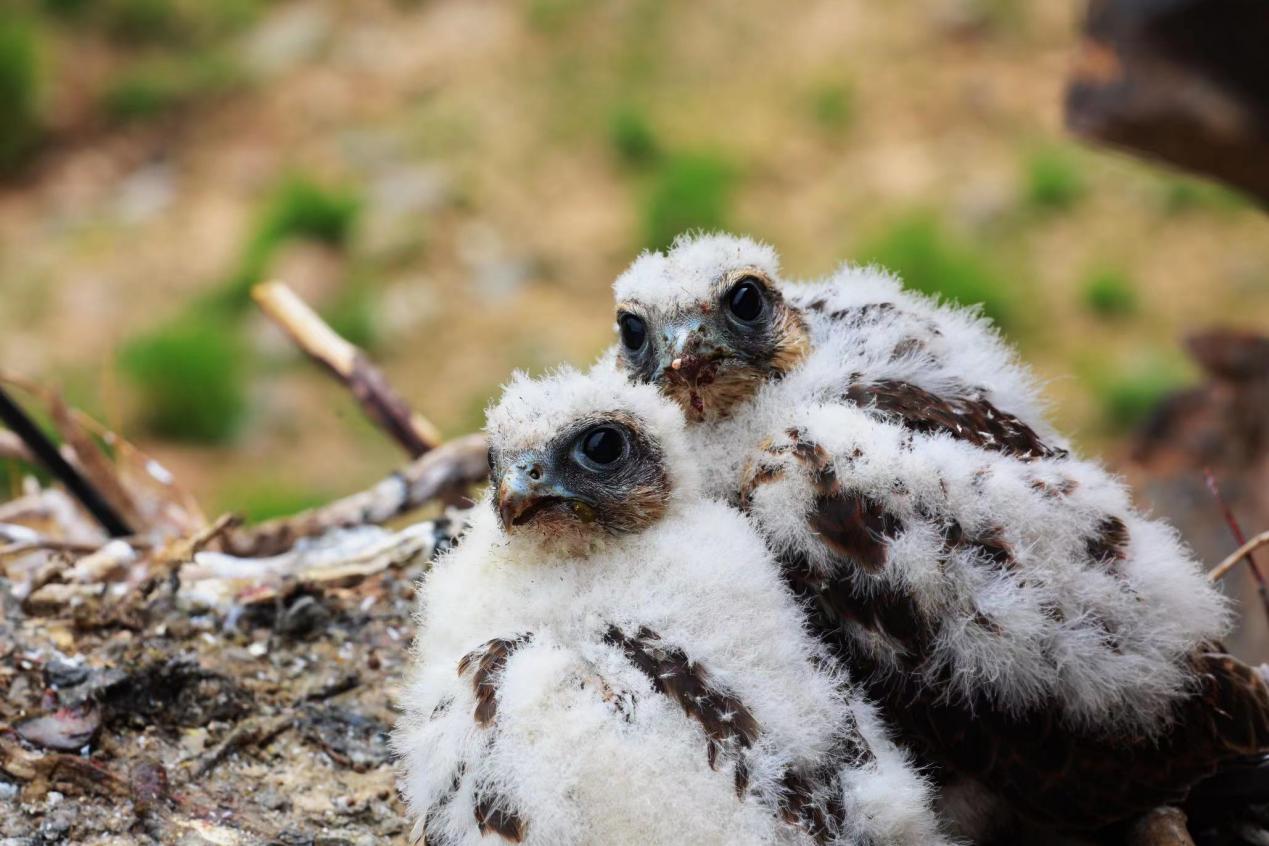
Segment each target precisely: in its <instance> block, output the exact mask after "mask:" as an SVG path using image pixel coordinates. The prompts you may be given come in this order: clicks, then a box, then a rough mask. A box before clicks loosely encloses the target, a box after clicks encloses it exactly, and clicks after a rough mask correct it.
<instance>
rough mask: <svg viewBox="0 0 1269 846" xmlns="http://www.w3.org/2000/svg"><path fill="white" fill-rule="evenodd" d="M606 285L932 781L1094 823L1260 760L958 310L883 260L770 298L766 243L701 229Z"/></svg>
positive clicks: (1258, 683) (627, 348)
mask: <svg viewBox="0 0 1269 846" xmlns="http://www.w3.org/2000/svg"><path fill="white" fill-rule="evenodd" d="M615 293H616V299H617V303H618V305H617V325H618V330H619V332H620V336H621V341H620V344H619V345H618V352H617V355H616V366H617V367H618V368H620V369H622V370H624V371H626V372H627V373H628V374H629V375H630V376H631V378H632V379H633V380H634V381H635V382H638V383H647V384H652V385H656V386H657V387H659V388H660V390H661V391H662V392H663V393H664V394H665V395H667V396H669V397H671V398H672V399H674V400H676V401H677V402H678V403H679V404H680V406H681V407H682V408H683V410H684V412H685V413H686V414H687V416H688V420H689V422H690V425H689V428H688V438H689V443H690V444H691V449H692V451H693V453H694V454H695V455H696V456H697V457H698V459H699V461H700V463H701V466H702V467H703V468H705V471H706V481H705V491H706V493H707V494H708V495H711V496H716V497H720V498H723V499H727V500H730V501H731V502H733V503H736V504H738V505H739V506H740V507H742V508H743V509H745V510H746V511H747V512H748V513H749V514H750V515H751V516H752V517H753V518H754V519H755V520H756V521H757V524H758V526H759V528H760V529H761V530H762V532H763V534H764V535H765V537H766V538H767V541H768V544H769V545H770V547H771V548H772V549H773V550H774V552H775V553H776V555H777V557H778V558H779V559H780V562H781V565H782V567H783V572H784V574H785V577H786V580H787V581H788V583H789V584H790V586H791V587H792V588H793V589H794V591H795V592H796V593H797V595H798V597H799V598H800V599H801V601H802V604H803V607H804V609H805V611H806V614H807V618H808V619H809V620H810V622H811V624H812V626H813V628H814V629H815V630H816V631H817V632H818V634H819V635H820V637H821V639H822V641H823V642H825V643H826V644H827V645H828V646H829V647H830V649H832V650H834V651H835V652H837V653H838V654H839V655H840V656H842V657H844V658H845V660H846V661H847V663H848V664H849V665H850V667H851V672H852V675H854V676H856V678H857V679H858V680H860V681H862V682H864V683H865V684H866V685H867V687H868V690H869V692H870V695H871V696H872V697H873V698H874V701H878V702H879V703H880V704H881V705H882V707H883V713H884V715H885V716H886V717H887V719H892V720H893V721H894V722H895V723H896V725H898V726H899V727H900V728H901V730H902V731H901V736H902V737H903V739H904V740H905V742H906V743H908V744H909V745H910V746H911V748H912V749H913V750H915V751H917V752H918V753H919V755H920V757H921V759H922V760H923V761H926V762H932V763H935V764H938V765H940V767H941V770H942V774H943V777H944V778H945V779H946V781H947V782H948V783H953V782H954V783H956V784H957V785H958V787H963V786H964V785H966V784H969V785H973V786H975V787H981V786H984V785H985V787H986V789H987V794H988V796H990V797H991V798H992V799H994V800H996V801H1000V800H1003V802H1004V804H1005V805H1006V806H1007V807H1008V808H1010V809H1011V810H1012V811H1013V812H1015V813H1016V814H1017V815H1019V816H1021V817H1023V818H1025V819H1030V820H1034V821H1039V822H1043V823H1049V824H1056V825H1057V826H1059V827H1063V828H1071V829H1093V828H1099V827H1102V826H1105V825H1107V824H1110V823H1113V822H1115V821H1118V820H1121V819H1125V818H1128V817H1131V816H1133V815H1135V814H1137V813H1140V812H1142V811H1144V810H1146V809H1149V808H1151V807H1154V806H1155V805H1158V804H1161V803H1164V802H1169V801H1175V800H1177V799H1179V798H1181V797H1183V796H1184V795H1185V793H1186V791H1187V790H1188V789H1189V787H1190V786H1191V785H1193V784H1194V783H1195V782H1196V781H1198V780H1199V779H1201V778H1202V777H1204V776H1205V775H1207V774H1209V773H1211V772H1212V771H1213V770H1214V769H1215V768H1217V767H1219V766H1221V765H1222V764H1223V763H1225V762H1229V761H1232V760H1234V759H1238V758H1242V757H1244V756H1248V755H1254V754H1258V753H1260V752H1262V751H1264V750H1265V749H1266V747H1267V746H1269V689H1267V688H1266V686H1265V683H1264V681H1263V679H1262V678H1261V677H1260V675H1259V674H1258V673H1257V672H1254V671H1252V670H1251V669H1250V668H1248V667H1246V666H1244V665H1242V664H1241V663H1239V662H1238V661H1237V660H1235V659H1234V658H1232V657H1230V656H1228V655H1225V654H1223V652H1222V651H1221V648H1220V647H1219V645H1218V644H1217V639H1218V638H1219V637H1220V636H1221V635H1223V633H1224V632H1225V631H1226V629H1227V625H1228V617H1229V615H1228V612H1227V608H1226V605H1225V602H1224V601H1223V600H1222V598H1221V596H1220V595H1219V594H1218V592H1217V591H1216V590H1215V589H1214V588H1213V587H1212V586H1211V585H1210V584H1208V583H1207V581H1206V580H1205V578H1204V577H1203V573H1202V571H1201V569H1200V568H1199V565H1198V563H1197V562H1195V561H1194V560H1193V559H1192V557H1191V556H1190V555H1189V553H1188V552H1187V550H1186V549H1185V548H1184V547H1183V546H1182V545H1181V543H1180V542H1179V540H1178V538H1177V537H1176V534H1175V532H1174V531H1173V530H1172V529H1171V528H1169V527H1168V526H1166V525H1164V524H1162V523H1159V522H1156V521H1151V520H1149V519H1147V518H1146V517H1144V516H1142V515H1141V514H1140V513H1139V512H1138V511H1137V510H1135V509H1134V507H1133V506H1132V504H1131V502H1130V499H1129V495H1128V492H1127V491H1126V490H1125V488H1124V487H1123V485H1122V484H1121V483H1120V482H1118V481H1117V480H1116V479H1115V478H1114V477H1112V476H1111V475H1110V474H1109V473H1107V471H1106V470H1105V469H1104V468H1103V467H1101V466H1100V465H1098V464H1096V463H1094V462H1091V461H1086V460H1082V459H1079V458H1077V457H1075V456H1073V455H1072V454H1071V453H1070V451H1069V446H1068V445H1067V443H1066V442H1065V441H1064V440H1063V439H1062V438H1061V437H1060V436H1058V435H1057V434H1056V433H1055V432H1054V431H1053V430H1052V429H1051V428H1050V427H1049V426H1048V425H1047V424H1046V422H1045V421H1044V419H1043V417H1042V414H1041V412H1040V410H1039V407H1038V403H1037V399H1036V396H1037V391H1036V389H1035V380H1034V379H1033V377H1031V376H1030V375H1029V374H1028V372H1027V371H1026V370H1025V369H1024V368H1023V367H1022V366H1020V365H1019V364H1018V362H1017V360H1016V357H1015V355H1014V354H1013V352H1012V351H1011V350H1009V348H1008V347H1006V345H1005V344H1004V343H1003V342H1002V340H1001V339H1000V337H999V336H998V335H997V333H996V332H995V330H994V329H993V328H992V327H991V326H990V325H989V324H988V322H987V321H986V320H984V319H983V318H982V317H980V316H979V315H978V314H977V313H976V312H974V311H970V310H965V309H959V308H955V307H952V306H949V305H946V304H940V303H938V302H936V301H935V300H933V299H930V298H928V297H924V296H922V295H919V294H915V293H912V292H909V291H905V290H904V289H903V288H902V287H901V285H900V284H899V282H898V281H897V280H896V279H895V278H893V277H892V276H890V275H888V274H887V273H886V272H884V271H882V270H880V269H877V268H855V267H845V268H843V269H842V270H841V271H839V272H838V273H837V274H836V275H835V276H833V277H832V278H831V279H830V280H828V281H827V282H822V283H818V284H809V285H788V284H785V283H784V282H783V281H782V280H781V278H780V273H779V262H778V259H777V257H776V255H775V252H774V251H773V250H772V249H771V248H769V247H766V246H764V245H760V244H757V243H755V242H753V241H750V240H747V239H743V238H734V237H729V236H722V235H718V236H704V237H696V238H690V237H689V238H681V239H680V240H678V241H677V242H676V243H675V245H674V246H673V248H672V249H671V250H669V252H668V253H666V254H662V253H645V254H644V255H642V256H641V257H639V258H638V260H636V261H635V262H634V264H633V265H632V266H631V267H630V268H629V269H628V270H627V271H626V272H625V273H624V274H623V275H622V276H621V277H620V278H619V279H618V280H617V282H616V284H615ZM946 798H947V799H948V802H949V804H948V807H949V814H951V815H952V816H957V817H959V814H958V813H957V812H955V811H953V810H951V804H952V803H951V795H950V794H949V795H948V796H947V797H946ZM971 804H977V805H979V806H981V805H982V802H981V801H979V802H976V803H971ZM961 807H962V808H964V807H966V805H965V804H964V803H962V805H961ZM956 822H957V823H958V826H957V827H958V829H959V830H961V831H974V830H975V827H976V826H977V821H972V820H969V819H967V818H958V819H957V820H956Z"/></svg>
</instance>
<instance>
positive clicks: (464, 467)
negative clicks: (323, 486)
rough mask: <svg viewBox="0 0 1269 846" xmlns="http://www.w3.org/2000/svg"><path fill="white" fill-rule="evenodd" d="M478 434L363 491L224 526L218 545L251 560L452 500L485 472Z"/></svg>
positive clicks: (485, 447)
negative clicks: (306, 540)
mask: <svg viewBox="0 0 1269 846" xmlns="http://www.w3.org/2000/svg"><path fill="white" fill-rule="evenodd" d="M487 455H488V445H487V443H486V441H485V437H484V435H465V436H464V437H461V438H458V439H456V440H452V441H448V442H446V443H444V444H441V445H440V446H438V447H437V448H436V449H434V450H432V451H431V452H429V453H427V454H426V455H424V456H422V457H420V458H416V459H415V460H414V461H412V462H410V463H409V464H407V465H406V466H405V467H403V468H402V469H400V470H398V471H397V472H395V473H393V474H392V475H391V476H388V477H387V478H386V479H383V480H382V481H380V482H378V483H377V484H376V485H375V486H374V487H372V488H369V489H368V490H364V491H361V492H359V493H355V494H353V495H351V496H347V497H344V498H343V499H339V500H336V501H334V502H332V503H329V504H327V505H322V506H318V507H317V508H314V509H311V510H309V511H305V512H302V513H300V514H296V515H294V516H292V517H282V518H279V519H277V520H270V521H268V522H265V523H261V524H260V525H258V526H249V527H246V528H242V529H230V530H229V531H228V532H226V533H225V534H224V535H223V536H222V537H221V539H220V547H221V549H222V550H223V551H225V552H227V553H229V554H230V555H237V556H242V557H244V558H257V557H260V556H266V555H276V554H278V553H281V552H284V551H286V550H288V549H290V548H291V547H292V546H293V545H294V544H295V542H296V540H298V539H299V538H302V537H311V536H313V535H320V534H323V533H324V532H327V531H330V530H331V529H336V528H344V527H348V526H360V525H363V524H366V523H374V524H380V523H385V522H387V521H388V520H391V519H393V518H394V517H399V516H401V515H402V514H406V513H409V512H410V511H414V510H416V509H418V508H420V507H422V506H423V505H426V504H427V503H429V502H432V501H434V500H437V499H453V498H455V497H458V496H461V495H462V494H464V493H466V492H467V489H468V488H470V487H471V486H472V485H475V484H479V483H480V482H483V481H484V480H485V479H486V478H487V477H488V476H489V462H488V459H487Z"/></svg>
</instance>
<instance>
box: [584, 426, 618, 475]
mask: <svg viewBox="0 0 1269 846" xmlns="http://www.w3.org/2000/svg"><path fill="white" fill-rule="evenodd" d="M578 449H579V451H580V452H581V454H582V457H583V458H584V459H585V460H586V462H587V463H589V464H591V465H593V466H595V467H611V466H613V465H614V464H616V463H617V462H618V461H620V460H621V457H622V456H623V455H624V454H625V452H626V442H625V439H624V438H622V437H621V433H620V432H618V431H617V430H616V429H614V428H613V427H611V426H600V427H598V428H595V429H591V430H590V431H589V432H587V433H585V434H584V435H582V437H581V439H580V441H579V442H578Z"/></svg>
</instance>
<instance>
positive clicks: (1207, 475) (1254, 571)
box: [1203, 467, 1269, 617]
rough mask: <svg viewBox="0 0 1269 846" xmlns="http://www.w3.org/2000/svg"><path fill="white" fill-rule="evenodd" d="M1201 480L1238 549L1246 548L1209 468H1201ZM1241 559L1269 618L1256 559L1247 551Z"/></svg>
mask: <svg viewBox="0 0 1269 846" xmlns="http://www.w3.org/2000/svg"><path fill="white" fill-rule="evenodd" d="M1203 480H1204V481H1205V482H1206V483H1207V489H1208V490H1209V491H1211V492H1212V496H1214V497H1215V498H1216V504H1217V505H1219V506H1220V509H1221V515H1222V516H1223V517H1224V518H1225V525H1227V526H1229V531H1230V533H1231V534H1232V535H1233V536H1234V541H1235V542H1236V543H1237V544H1238V545H1239V546H1240V547H1241V546H1246V544H1247V536H1246V535H1244V534H1243V528H1242V526H1240V525H1238V518H1237V517H1235V516H1234V510H1233V509H1232V508H1230V507H1229V503H1228V502H1226V501H1225V495H1224V494H1222V493H1221V488H1220V485H1219V484H1217V482H1216V475H1215V474H1214V473H1212V470H1211V468H1210V467H1204V468H1203ZM1253 548H1254V547H1253ZM1243 557H1244V558H1246V560H1247V568H1248V569H1249V570H1251V575H1252V577H1253V578H1255V580H1256V590H1257V592H1259V594H1260V604H1261V606H1263V607H1264V609H1265V616H1266V617H1269V586H1267V585H1266V584H1265V576H1264V574H1263V573H1261V572H1260V567H1259V566H1258V565H1257V564H1256V558H1255V556H1253V555H1252V554H1251V550H1248V551H1247V552H1246V553H1245V554H1244V555H1243Z"/></svg>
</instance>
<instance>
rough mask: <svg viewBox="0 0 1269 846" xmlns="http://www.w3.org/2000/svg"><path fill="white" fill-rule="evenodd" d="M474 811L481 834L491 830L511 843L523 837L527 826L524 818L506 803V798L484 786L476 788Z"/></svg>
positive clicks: (517, 841)
mask: <svg viewBox="0 0 1269 846" xmlns="http://www.w3.org/2000/svg"><path fill="white" fill-rule="evenodd" d="M474 813H475V816H476V825H477V826H478V827H479V828H480V833H481V834H482V835H484V834H489V833H490V832H493V833H494V834H497V835H498V836H499V837H501V838H502V839H503V840H507V841H509V842H511V843H519V842H520V841H521V840H523V839H524V832H525V830H526V828H527V826H526V824H525V822H524V820H523V819H522V818H521V817H520V815H519V814H517V813H516V812H515V810H514V809H513V808H511V807H510V806H509V805H508V804H507V800H506V799H504V798H503V797H501V796H498V795H496V794H494V793H490V792H488V790H487V789H486V788H484V787H477V788H476V804H475V808H474Z"/></svg>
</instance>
